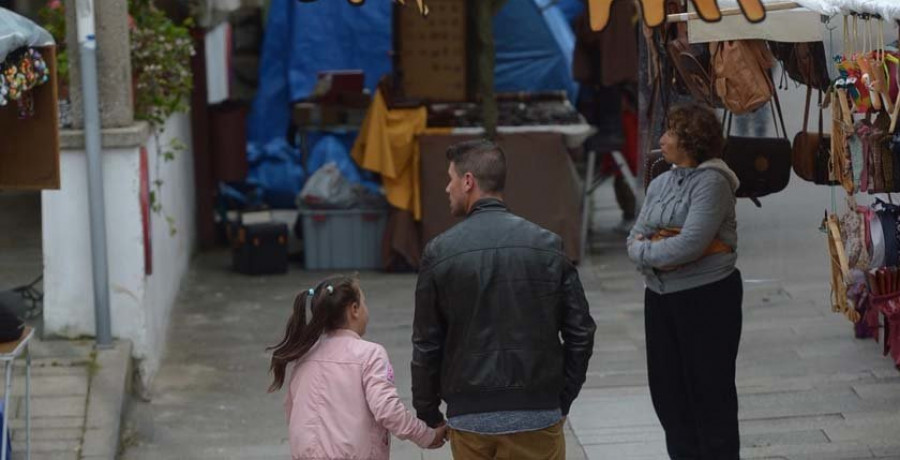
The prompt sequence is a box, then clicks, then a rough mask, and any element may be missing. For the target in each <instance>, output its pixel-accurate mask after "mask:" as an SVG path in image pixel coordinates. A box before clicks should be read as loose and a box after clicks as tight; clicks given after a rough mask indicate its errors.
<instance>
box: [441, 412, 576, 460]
mask: <svg viewBox="0 0 900 460" xmlns="http://www.w3.org/2000/svg"><path fill="white" fill-rule="evenodd" d="M563 423H565V422H564V421H561V422H559V423H557V424H556V425H553V426H551V427H550V428H545V429H543V430H538V431H526V432H523V433H513V434H500V435H486V434H477V433H470V432H468V431H457V430H450V448H451V450H452V451H453V458H454V460H566V437H565V435H564V434H563Z"/></svg>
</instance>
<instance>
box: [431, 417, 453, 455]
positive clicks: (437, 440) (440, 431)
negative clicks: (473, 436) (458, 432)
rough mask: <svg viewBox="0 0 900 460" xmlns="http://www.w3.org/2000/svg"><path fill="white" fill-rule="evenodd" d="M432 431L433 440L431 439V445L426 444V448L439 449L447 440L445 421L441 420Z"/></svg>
mask: <svg viewBox="0 0 900 460" xmlns="http://www.w3.org/2000/svg"><path fill="white" fill-rule="evenodd" d="M434 433H435V434H434V441H432V443H431V445H430V446H428V448H429V449H440V448H441V447H443V446H444V443H445V442H447V438H448V437H449V433H448V431H447V422H443V423H441V424H440V425H439V426H438V427H437V428H435V429H434Z"/></svg>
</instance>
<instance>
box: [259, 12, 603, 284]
mask: <svg viewBox="0 0 900 460" xmlns="http://www.w3.org/2000/svg"><path fill="white" fill-rule="evenodd" d="M426 3H427V7H428V10H429V12H430V15H429V16H428V18H427V19H425V18H423V16H422V14H421V12H422V11H421V10H420V9H418V8H415V7H409V6H407V7H404V6H402V5H394V6H393V7H390V5H387V2H384V3H381V2H367V3H366V4H365V5H363V6H361V7H359V8H357V7H351V6H349V5H348V4H346V3H342V2H328V3H324V2H323V3H312V4H309V5H307V4H303V3H297V2H284V1H274V2H273V4H272V7H271V10H270V11H278V10H281V11H283V13H282V14H279V15H277V16H274V15H273V16H272V17H271V18H270V19H271V20H270V21H269V23H268V25H267V27H268V31H267V39H266V42H268V43H278V42H279V40H290V41H292V46H290V47H283V46H280V47H279V48H278V49H277V50H276V49H275V48H274V47H272V48H271V49H268V48H267V49H264V52H263V63H262V64H261V69H262V72H261V78H260V82H261V88H260V93H259V94H258V96H257V100H256V102H255V103H254V109H253V111H252V113H251V115H250V122H249V129H248V138H249V140H250V143H249V147H248V157H249V158H248V159H249V164H250V173H249V181H250V182H252V183H253V184H254V185H259V186H260V188H262V193H261V195H262V196H263V197H264V201H265V202H266V204H268V205H270V206H272V207H277V208H280V207H285V208H286V207H291V206H292V205H293V204H294V203H295V202H296V203H298V204H300V206H301V208H302V207H311V206H312V207H318V208H319V209H318V210H317V211H316V216H317V217H318V218H319V220H320V221H321V222H320V226H326V225H329V224H326V223H322V222H325V221H327V220H328V218H327V215H328V213H329V212H331V210H329V209H323V208H328V207H332V208H333V207H334V206H333V204H332V203H329V202H327V200H319V201H318V202H317V201H316V200H317V199H318V198H315V197H313V198H314V199H312V200H308V199H307V200H305V199H304V196H306V197H307V198H310V195H309V194H308V193H307V194H306V195H304V190H302V189H303V188H305V187H304V183H306V184H309V183H312V182H318V180H319V179H321V177H320V178H318V179H317V178H315V176H316V174H318V173H319V171H321V170H322V168H323V166H325V165H327V164H328V163H334V164H335V165H336V166H337V169H338V170H339V171H340V175H341V176H342V180H343V181H344V182H347V183H348V184H349V186H350V187H352V188H354V189H355V190H357V191H359V193H360V194H361V195H362V194H365V195H370V194H371V193H372V192H377V191H379V190H382V191H383V192H384V200H385V201H386V202H387V203H388V204H389V206H390V208H389V211H388V216H387V218H386V219H387V222H386V225H385V227H386V230H385V235H384V238H383V240H384V241H385V242H386V244H385V246H384V257H383V260H384V264H383V265H382V266H383V267H385V268H389V269H415V268H416V267H417V265H418V261H419V255H420V252H421V249H422V247H423V246H424V244H425V243H426V242H427V241H428V240H429V239H430V238H431V237H433V236H435V235H436V234H437V233H440V232H441V231H443V230H446V229H447V228H449V226H450V225H452V223H453V221H452V220H451V219H450V216H449V212H448V211H447V203H446V196H445V194H444V188H445V186H446V157H445V150H446V147H447V145H449V144H450V143H452V142H458V141H462V140H465V139H468V138H471V137H481V136H486V135H487V136H490V135H491V134H495V135H496V136H497V139H498V141H499V142H500V143H501V144H502V145H504V146H505V147H506V153H507V155H508V157H509V162H510V165H511V166H510V168H511V169H510V178H509V181H508V184H509V186H510V187H511V188H513V189H518V190H525V191H529V193H526V194H522V193H520V192H512V191H511V192H510V195H509V197H508V200H509V203H510V205H511V206H512V208H513V209H515V210H529V211H528V212H525V211H522V212H523V214H524V215H525V216H526V217H529V218H531V219H533V220H535V221H536V222H538V223H541V224H543V225H545V226H546V227H547V228H549V229H550V230H553V231H555V232H557V233H560V234H561V235H562V237H563V239H564V241H565V246H566V249H567V253H568V254H569V256H570V258H572V260H578V259H579V258H580V251H579V248H580V247H581V242H580V233H579V229H580V226H581V221H582V218H581V215H580V212H581V208H582V198H583V196H582V187H581V185H580V182H581V179H580V178H578V177H576V174H575V168H574V166H573V160H572V158H571V156H570V150H569V149H570V148H576V147H579V146H580V144H581V143H582V142H583V141H584V140H585V139H586V138H587V137H588V136H589V135H590V134H591V133H592V132H593V128H592V127H591V126H590V125H588V124H587V123H586V122H585V120H584V118H582V117H581V116H580V115H579V114H578V112H577V111H576V110H575V108H574V107H573V106H572V103H571V102H570V101H571V100H573V98H574V97H575V95H576V92H577V85H576V83H575V81H574V79H573V78H572V49H573V47H574V36H573V34H572V29H571V26H570V25H569V20H570V18H566V17H565V16H564V15H563V13H562V12H561V8H560V7H558V4H559V5H561V4H574V5H576V6H579V7H581V5H579V2H578V0H566V1H563V2H548V1H546V0H505V1H492V2H475V1H469V0H431V1H428V2H426ZM486 3H489V4H490V5H489V7H490V8H488V10H489V11H484V10H483V9H482V7H483V6H484V4H486ZM386 5H387V6H388V7H387V8H385V6H386ZM348 12H352V13H353V14H347V13H348ZM485 15H487V19H489V20H487V21H485V20H484V19H485ZM294 29H303V30H304V31H306V32H308V33H304V34H294V33H292V32H291V30H294ZM359 30H367V31H371V33H367V34H366V46H359V43H358V39H357V38H356V37H355V36H354V35H355V34H357V33H358V32H357V31H359ZM319 31H321V33H319ZM334 31H340V33H338V34H337V35H335V33H334ZM488 36H489V37H488ZM275 37H278V38H275ZM335 37H339V38H335ZM285 53H286V54H287V56H284V54H285ZM386 56H387V57H389V59H385V57H386ZM488 56H489V57H490V59H486V58H487V57H488ZM486 64H487V67H486V66H485V65H486ZM486 85H487V86H486ZM495 93H496V94H495ZM285 101H290V104H289V105H287V107H286V106H285ZM285 108H287V109H288V110H287V112H285ZM285 125H289V126H290V127H289V128H287V126H285ZM285 131H288V135H287V136H286V137H285V135H284V133H285ZM351 158H352V159H351ZM546 171H549V173H547V172H546ZM435 172H438V173H439V174H434V173H435ZM545 176H546V177H545ZM535 181H540V182H541V184H542V185H541V187H542V188H543V190H544V191H545V192H549V193H550V194H551V195H553V196H554V197H555V198H554V200H553V203H548V204H543V203H541V204H540V205H539V204H538V203H537V201H538V200H537V199H538V198H542V197H541V196H535V195H534V194H533V193H530V192H531V191H533V190H539V189H537V188H535V187H534V184H535ZM295 197H299V200H295ZM366 201H367V203H368V204H372V203H375V202H376V200H368V199H366ZM360 206H361V204H360ZM367 212H368V214H371V215H372V216H374V215H376V214H378V215H379V216H381V214H380V213H381V211H380V210H370V211H367ZM300 214H301V215H302V216H305V215H306V214H308V213H306V212H305V211H304V210H303V209H301V212H300ZM303 218H304V219H306V217H303ZM373 218H374V217H373ZM381 219H383V217H378V220H379V221H380V220H381ZM312 224H313V223H311V222H307V221H304V227H303V228H309V227H310V226H311V225H312ZM299 227H300V226H299V225H298V228H299ZM306 236H307V235H305V234H304V235H303V237H304V238H305V237H306ZM381 240H382V239H381V238H379V241H381ZM310 244H315V242H312V243H310ZM304 246H305V247H308V246H307V245H306V242H304ZM323 268H338V267H337V266H330V267H329V266H327V265H326V266H325V267H323ZM351 268H352V267H351ZM357 268H361V267H357ZM367 268H374V267H367Z"/></svg>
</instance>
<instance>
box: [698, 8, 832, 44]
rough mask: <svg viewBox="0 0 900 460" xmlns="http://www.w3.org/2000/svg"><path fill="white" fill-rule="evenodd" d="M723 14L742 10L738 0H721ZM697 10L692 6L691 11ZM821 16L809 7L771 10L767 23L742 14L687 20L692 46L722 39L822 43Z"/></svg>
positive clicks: (767, 16) (767, 14)
mask: <svg viewBox="0 0 900 460" xmlns="http://www.w3.org/2000/svg"><path fill="white" fill-rule="evenodd" d="M784 3H786V2H785V1H784V0H763V4H765V5H767V6H768V5H772V4H779V5H781V4H784ZM719 7H720V8H721V9H722V11H728V10H734V9H739V8H740V6H739V5H738V2H737V0H719ZM689 10H690V11H694V8H693V6H691V7H690V8H689ZM822 31H823V28H822V20H821V14H820V13H818V12H816V11H813V10H810V9H807V8H793V9H789V10H781V11H769V12H767V13H766V20H765V21H762V22H757V23H753V22H750V21H748V20H747V18H745V17H744V16H743V15H731V16H726V15H723V16H722V20H721V21H719V22H706V21H704V20H702V19H699V18H697V19H691V20H689V21H688V37H689V39H690V41H691V43H708V42H715V41H722V40H752V39H761V40H771V41H777V42H813V41H820V40H822Z"/></svg>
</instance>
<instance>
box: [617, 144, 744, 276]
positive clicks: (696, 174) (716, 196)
mask: <svg viewBox="0 0 900 460" xmlns="http://www.w3.org/2000/svg"><path fill="white" fill-rule="evenodd" d="M738 185H740V181H739V180H738V178H737V175H736V174H735V173H734V171H732V170H731V169H730V168H729V167H728V165H726V164H725V162H724V161H722V160H720V159H712V160H708V161H705V162H703V163H702V164H701V165H700V166H698V167H697V168H678V167H674V168H672V170H671V171H667V172H665V173H663V174H662V175H660V176H659V177H657V178H656V179H654V180H653V182H651V183H650V187H649V188H648V189H647V198H646V200H645V201H644V206H643V208H642V209H641V214H640V216H638V219H637V222H636V223H635V225H634V228H632V229H631V234H630V235H629V236H628V256H629V257H630V258H631V260H632V261H633V262H634V263H635V264H636V265H637V268H638V271H640V272H641V273H643V274H644V276H645V280H646V284H647V288H648V289H650V290H651V291H653V292H656V293H658V294H670V293H673V292H679V291H684V290H688V289H693V288H696V287H700V286H703V285H706V284H710V283H714V282H716V281H720V280H723V279H725V278H727V277H728V275H730V274H731V273H732V272H733V271H734V268H735V262H736V261H737V252H736V251H737V221H736V219H735V210H734V206H735V196H734V192H735V191H736V190H737V188H738ZM664 228H680V229H681V233H680V234H679V235H676V236H673V237H671V238H666V239H664V240H661V241H655V242H651V241H649V238H650V237H651V236H653V235H654V234H655V233H657V232H658V231H659V230H660V229H664ZM638 234H640V235H643V236H644V238H645V239H644V240H642V241H639V240H636V239H635V237H636V236H637V235H638ZM716 238H717V239H719V240H720V241H722V242H723V243H725V244H727V245H728V246H730V247H732V248H734V249H735V252H731V253H718V254H711V255H708V256H705V257H704V256H703V253H704V251H705V250H706V248H707V247H709V245H710V243H712V242H713V240H714V239H716ZM671 267H677V268H676V269H674V270H667V269H669V268H671Z"/></svg>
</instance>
